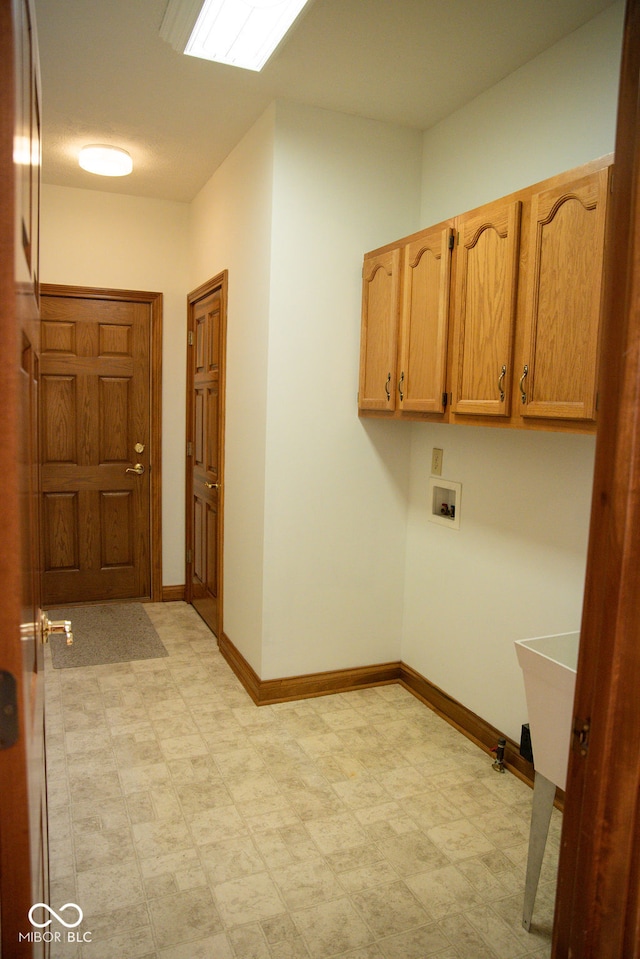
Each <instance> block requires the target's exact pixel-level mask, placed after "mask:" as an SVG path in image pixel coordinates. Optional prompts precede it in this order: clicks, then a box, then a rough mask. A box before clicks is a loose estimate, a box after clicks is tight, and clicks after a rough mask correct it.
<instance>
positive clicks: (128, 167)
mask: <svg viewBox="0 0 640 959" xmlns="http://www.w3.org/2000/svg"><path fill="white" fill-rule="evenodd" d="M78 163H79V164H80V166H81V167H82V169H83V170H86V171H87V172H88V173H97V174H98V176H127V175H128V174H129V173H131V171H132V170H133V160H132V159H131V157H130V156H129V154H128V153H127V151H126V150H121V149H120V147H110V146H107V145H106V144H104V143H92V144H90V145H89V146H86V147H83V148H82V150H80V155H79V157H78Z"/></svg>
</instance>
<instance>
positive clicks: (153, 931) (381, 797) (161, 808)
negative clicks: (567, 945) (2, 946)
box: [45, 603, 561, 959]
mask: <svg viewBox="0 0 640 959" xmlns="http://www.w3.org/2000/svg"><path fill="white" fill-rule="evenodd" d="M146 609H147V611H148V613H149V616H150V617H151V619H152V621H153V623H154V625H155V626H156V629H157V631H158V633H159V635H160V636H161V638H162V640H163V642H164V644H165V646H166V648H167V650H168V652H169V656H168V657H167V658H164V659H155V660H145V661H140V662H134V663H126V664H118V665H114V666H100V667H83V668H80V669H53V668H52V667H51V662H50V659H49V658H48V659H47V664H46V671H45V676H46V691H47V710H48V711H47V717H48V719H47V722H48V735H47V762H48V786H49V815H50V839H51V872H52V890H51V905H52V907H53V908H55V906H56V904H57V906H58V907H60V906H62V905H63V904H64V903H69V902H73V903H77V904H78V905H80V906H81V908H82V910H83V912H84V919H83V921H82V923H81V925H80V926H79V927H77V929H76V931H75V938H76V940H77V939H78V938H80V937H81V936H84V937H85V942H84V943H83V944H82V945H78V944H76V943H75V942H64V941H62V942H60V943H57V944H56V943H54V944H53V949H52V957H53V959H67V957H74V959H152V957H153V959H309V957H310V959H329V957H341V959H347V957H348V959H427V957H429V959H430V957H437V959H516V957H522V959H525V957H526V959H533V957H536V959H538V957H543V956H549V954H550V932H551V923H552V913H553V898H554V891H555V871H556V868H557V851H558V843H559V831H560V818H561V817H560V815H559V813H557V812H556V811H554V814H553V817H552V824H551V831H550V836H549V841H548V843H547V854H546V857H545V862H544V865H543V873H542V877H541V883H540V887H539V890H538V897H537V903H536V910H535V913H534V925H533V928H532V931H531V933H529V934H527V933H526V932H524V930H523V929H522V927H521V911H522V893H523V889H524V870H525V861H526V854H527V840H528V828H529V818H530V814H531V798H532V792H531V790H530V789H529V788H528V787H527V786H525V785H524V784H523V783H521V782H520V781H519V780H517V779H516V778H515V777H514V776H512V775H510V774H508V773H507V774H505V775H501V774H498V773H496V772H495V771H494V770H493V769H492V768H491V759H490V758H489V757H488V756H487V755H486V754H485V753H484V752H482V751H481V750H479V749H478V748H477V747H475V746H474V745H473V744H472V743H470V742H469V741H468V740H467V739H466V738H465V737H464V736H462V735H461V734H459V733H458V732H456V730H454V729H453V728H452V727H451V726H449V725H448V724H447V723H446V722H444V721H443V720H442V719H440V718H439V717H438V716H437V715H435V714H434V713H433V712H432V711H431V710H430V709H428V708H427V707H426V706H424V705H423V704H422V703H420V702H419V701H418V700H417V699H415V698H414V697H413V696H412V695H411V694H410V693H408V692H407V691H406V690H405V689H403V688H402V687H400V686H397V685H392V686H381V687H377V688H375V689H368V690H360V691H356V692H350V693H342V694H338V695H333V696H326V697H321V698H317V699H308V700H304V701H302V702H296V703H286V704H280V705H276V706H263V707H260V708H258V707H256V706H254V705H253V703H252V702H251V700H250V698H249V697H248V696H247V694H246V693H245V691H244V690H243V688H242V686H241V685H240V683H239V682H238V680H237V679H236V677H235V676H234V675H233V673H232V672H231V671H230V669H229V667H228V666H227V664H226V663H225V661H224V660H223V659H222V657H221V656H220V653H219V652H218V649H217V646H216V643H215V640H214V638H213V637H212V635H211V633H210V632H209V630H208V629H207V628H206V626H205V625H204V623H202V622H201V620H200V619H199V617H198V616H197V614H196V613H195V611H194V610H193V609H192V608H191V607H189V606H186V605H185V604H184V603H170V604H164V605H163V604H157V605H150V606H147V607H146ZM64 935H66V933H65V934H64ZM89 938H90V939H91V941H90V942H89V941H88V940H89Z"/></svg>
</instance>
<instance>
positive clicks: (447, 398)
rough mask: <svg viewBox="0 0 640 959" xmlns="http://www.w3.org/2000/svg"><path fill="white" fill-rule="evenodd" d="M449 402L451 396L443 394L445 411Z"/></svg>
mask: <svg viewBox="0 0 640 959" xmlns="http://www.w3.org/2000/svg"><path fill="white" fill-rule="evenodd" d="M448 400H449V394H448V393H443V394H442V409H443V410H446V408H447V402H448Z"/></svg>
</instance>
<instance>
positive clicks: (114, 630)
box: [49, 603, 169, 669]
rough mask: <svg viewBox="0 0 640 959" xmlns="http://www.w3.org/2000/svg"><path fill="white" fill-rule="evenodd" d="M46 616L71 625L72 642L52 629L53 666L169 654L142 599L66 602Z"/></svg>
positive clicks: (88, 664)
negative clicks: (82, 603)
mask: <svg viewBox="0 0 640 959" xmlns="http://www.w3.org/2000/svg"><path fill="white" fill-rule="evenodd" d="M49 619H50V620H52V621H53V622H56V621H59V620H61V619H70V620H71V624H72V628H73V646H67V645H66V641H65V638H64V633H52V634H51V636H50V638H49V645H50V646H51V660H52V663H53V666H54V668H55V669H71V668H73V667H75V666H106V665H108V664H109V663H130V662H132V661H133V660H136V659H157V658H158V657H160V656H168V655H169V654H168V653H167V651H166V649H165V648H164V646H163V645H162V641H161V640H160V637H159V636H158V634H157V633H156V631H155V629H154V628H153V626H152V624H151V620H150V619H149V617H148V616H147V614H146V612H145V609H144V606H143V605H142V603H117V604H114V605H105V606H69V607H65V608H64V609H63V608H60V609H52V610H49Z"/></svg>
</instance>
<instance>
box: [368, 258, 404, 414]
mask: <svg viewBox="0 0 640 959" xmlns="http://www.w3.org/2000/svg"><path fill="white" fill-rule="evenodd" d="M399 280H400V248H399V247H398V248H397V249H395V250H391V251H390V252H387V253H381V254H378V255H374V256H370V257H365V260H364V268H363V271H362V334H361V339H360V390H359V406H360V409H362V410H394V409H395V398H396V391H395V370H396V355H397V342H398V313H399V307H400V283H399Z"/></svg>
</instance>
